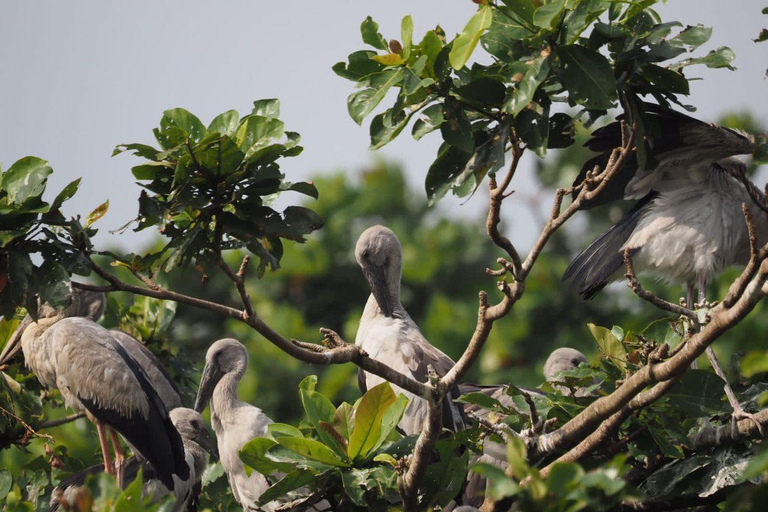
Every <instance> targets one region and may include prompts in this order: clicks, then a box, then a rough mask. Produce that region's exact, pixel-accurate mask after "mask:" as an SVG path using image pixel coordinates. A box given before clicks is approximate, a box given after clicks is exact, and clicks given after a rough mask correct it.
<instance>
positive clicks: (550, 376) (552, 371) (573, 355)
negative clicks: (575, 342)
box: [544, 347, 588, 396]
mask: <svg viewBox="0 0 768 512" xmlns="http://www.w3.org/2000/svg"><path fill="white" fill-rule="evenodd" d="M582 363H588V361H587V356H585V355H584V353H583V352H581V351H579V350H576V349H575V348H570V347H560V348H558V349H555V350H553V351H552V353H551V354H549V357H548V358H547V361H546V362H545V363H544V380H546V381H547V382H550V383H553V384H552V387H553V388H554V389H557V390H558V391H560V392H561V393H562V394H563V395H565V396H570V395H571V394H573V395H574V396H583V394H584V389H583V388H580V389H576V390H572V389H571V388H569V387H568V386H564V385H562V384H556V383H558V382H563V380H564V379H562V377H559V376H558V374H559V373H561V372H564V371H567V370H572V369H574V368H578V367H579V365H581V364H582Z"/></svg>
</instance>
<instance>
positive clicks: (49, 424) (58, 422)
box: [37, 412, 85, 430]
mask: <svg viewBox="0 0 768 512" xmlns="http://www.w3.org/2000/svg"><path fill="white" fill-rule="evenodd" d="M80 418H85V413H84V412H79V413H77V414H71V415H69V416H65V417H63V418H59V419H57V420H50V421H44V422H43V423H41V424H39V425H38V426H37V428H38V429H39V430H42V429H46V428H53V427H58V426H59V425H64V424H66V423H71V422H73V421H76V420H79V419H80Z"/></svg>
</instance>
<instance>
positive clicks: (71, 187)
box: [51, 178, 81, 211]
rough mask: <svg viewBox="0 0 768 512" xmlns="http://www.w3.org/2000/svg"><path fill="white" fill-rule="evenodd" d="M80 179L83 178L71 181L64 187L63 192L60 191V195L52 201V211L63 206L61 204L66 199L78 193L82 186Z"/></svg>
mask: <svg viewBox="0 0 768 512" xmlns="http://www.w3.org/2000/svg"><path fill="white" fill-rule="evenodd" d="M80 180H81V178H77V179H76V180H74V181H71V182H69V184H68V185H67V186H66V187H64V189H63V190H62V191H61V192H59V195H57V196H56V199H54V200H53V203H51V211H56V210H58V209H59V208H61V205H62V203H64V201H66V200H67V199H71V198H72V196H74V195H75V193H77V190H78V189H79V188H80Z"/></svg>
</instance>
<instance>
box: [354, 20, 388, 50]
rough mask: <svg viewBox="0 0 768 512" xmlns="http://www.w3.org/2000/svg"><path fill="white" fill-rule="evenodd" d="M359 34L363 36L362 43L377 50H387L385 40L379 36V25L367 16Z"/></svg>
mask: <svg viewBox="0 0 768 512" xmlns="http://www.w3.org/2000/svg"><path fill="white" fill-rule="evenodd" d="M360 34H362V36H363V42H364V43H365V44H369V45H371V46H373V47H374V48H378V49H379V50H388V49H389V45H387V40H386V39H384V36H382V35H381V34H379V24H378V23H376V22H375V21H373V18H371V17H370V16H368V17H367V18H365V20H364V21H363V23H362V24H361V25H360Z"/></svg>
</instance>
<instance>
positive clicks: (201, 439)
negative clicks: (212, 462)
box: [195, 428, 219, 460]
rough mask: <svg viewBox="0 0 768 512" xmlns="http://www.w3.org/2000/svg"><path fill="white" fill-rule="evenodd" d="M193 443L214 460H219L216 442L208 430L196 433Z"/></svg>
mask: <svg viewBox="0 0 768 512" xmlns="http://www.w3.org/2000/svg"><path fill="white" fill-rule="evenodd" d="M195 441H196V442H197V444H199V445H200V446H202V447H203V449H204V450H205V451H207V452H208V453H210V454H211V456H212V457H213V458H214V459H217V460H218V458H219V447H218V445H217V444H216V440H215V439H214V438H213V436H212V435H211V433H210V432H208V429H207V428H206V429H203V431H202V432H198V433H197V436H196V439H195Z"/></svg>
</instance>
